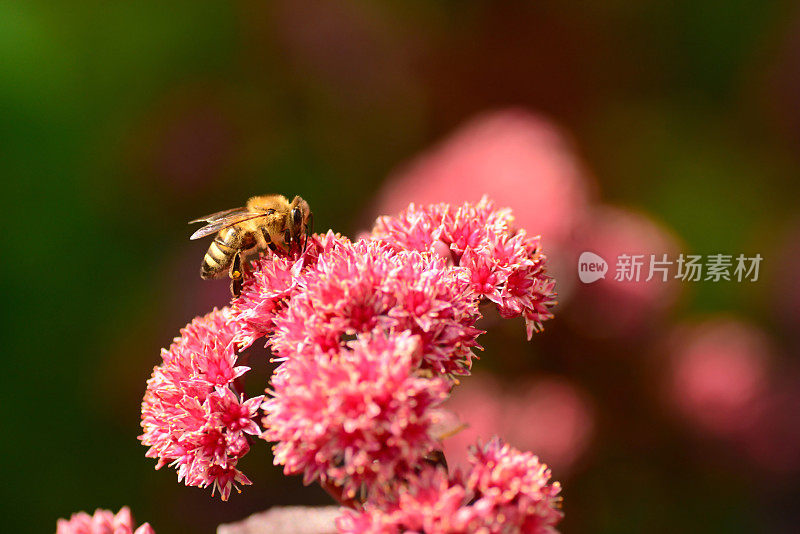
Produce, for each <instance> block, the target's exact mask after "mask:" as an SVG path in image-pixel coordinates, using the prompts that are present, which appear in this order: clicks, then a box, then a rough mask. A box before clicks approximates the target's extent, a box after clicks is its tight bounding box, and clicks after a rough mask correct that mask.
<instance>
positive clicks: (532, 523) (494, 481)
mask: <svg viewBox="0 0 800 534" xmlns="http://www.w3.org/2000/svg"><path fill="white" fill-rule="evenodd" d="M470 463H471V465H472V469H471V471H470V473H469V474H468V475H467V476H466V477H465V483H466V486H467V488H468V490H469V491H470V492H471V493H472V494H473V495H475V496H476V497H477V498H478V500H477V501H475V503H474V505H473V506H474V507H475V508H476V509H479V510H480V513H481V516H482V517H481V519H480V521H481V522H483V524H485V525H486V526H488V527H489V531H490V532H502V531H504V530H505V528H503V525H504V524H505V525H511V526H513V527H514V529H515V530H516V529H518V531H519V532H531V533H540V532H541V533H546V532H552V527H553V526H554V525H555V524H556V523H558V521H560V520H561V518H562V516H563V514H562V512H561V510H560V507H561V497H559V495H558V494H559V493H560V491H561V485H560V484H559V483H558V482H553V483H552V484H549V483H548V482H549V480H550V469H548V467H547V465H545V464H543V463H541V462H540V461H539V459H538V458H537V457H536V456H535V455H534V454H532V453H530V452H522V451H519V450H517V449H515V448H513V447H511V446H510V445H508V444H506V443H503V442H501V441H500V440H499V439H497V438H495V439H493V440H492V441H490V442H489V443H488V444H487V445H486V446H485V447H483V448H481V447H476V448H475V449H473V451H472V455H471V458H470ZM492 523H493V524H494V527H492V526H491V525H492Z"/></svg>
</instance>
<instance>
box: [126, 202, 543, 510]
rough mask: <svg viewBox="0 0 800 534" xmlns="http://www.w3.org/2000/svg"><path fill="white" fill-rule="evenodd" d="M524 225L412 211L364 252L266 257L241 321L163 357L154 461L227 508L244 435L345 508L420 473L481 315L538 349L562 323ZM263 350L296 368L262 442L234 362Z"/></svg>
mask: <svg viewBox="0 0 800 534" xmlns="http://www.w3.org/2000/svg"><path fill="white" fill-rule="evenodd" d="M511 223H512V217H511V215H510V213H509V212H508V211H507V210H497V209H495V208H494V206H493V205H492V204H491V203H490V202H489V201H487V200H485V199H484V200H482V201H481V202H480V203H478V204H475V205H471V204H465V205H463V206H461V207H460V208H450V207H449V206H446V205H438V206H431V207H428V208H415V207H414V206H411V207H410V208H409V209H408V210H406V212H404V213H403V214H401V215H400V216H399V217H398V218H388V217H384V218H381V219H379V221H378V222H377V224H376V227H375V229H374V231H373V233H372V235H370V236H367V237H365V238H364V239H361V240H359V241H356V242H351V241H350V240H348V239H347V238H344V237H342V236H340V235H338V234H334V233H332V232H328V233H327V234H325V235H315V236H312V237H311V238H310V240H309V242H308V247H307V249H306V250H305V251H304V252H302V253H300V252H299V251H294V252H293V253H292V254H284V253H274V254H264V255H262V256H261V257H260V258H259V259H258V260H257V261H255V262H254V263H253V265H252V269H251V270H250V271H249V272H248V273H247V276H246V279H245V283H244V287H243V290H242V293H241V296H240V297H239V298H237V299H235V300H234V302H233V303H232V305H231V308H230V309H228V308H226V309H223V310H220V311H215V312H213V313H211V314H210V315H208V316H206V317H203V318H197V319H195V320H194V321H193V322H192V323H191V324H189V325H188V326H187V327H186V329H184V330H183V331H182V332H181V337H180V338H177V339H176V340H175V342H174V343H173V344H172V346H171V347H170V348H169V350H166V351H164V352H163V354H162V355H163V359H164V362H163V363H162V364H161V365H160V366H158V367H156V368H155V370H154V372H153V377H152V378H151V379H150V380H149V381H148V389H147V393H146V395H145V399H144V402H143V405H142V427H143V428H144V434H143V435H142V437H141V439H142V441H143V443H144V444H145V445H148V446H150V450H149V451H148V456H150V457H157V458H158V459H159V461H158V465H157V467H161V466H163V465H165V464H167V463H172V464H173V465H176V466H177V467H178V476H179V480H185V482H186V484H188V485H198V486H203V487H205V486H208V485H211V484H213V485H214V487H216V488H218V489H219V490H220V493H221V495H222V497H223V499H225V498H227V497H228V495H229V494H230V491H231V487H232V485H233V483H234V482H240V483H244V484H247V483H249V481H248V480H247V478H246V477H245V476H244V475H243V474H242V473H241V472H240V471H238V470H237V469H236V464H237V462H238V460H239V459H240V458H241V457H242V456H243V455H244V454H245V453H247V452H248V450H249V443H248V441H247V439H246V437H245V434H252V435H260V437H262V438H263V439H265V440H267V441H271V442H275V445H274V451H275V462H276V464H281V465H283V466H284V472H285V473H287V474H299V473H302V474H303V475H304V481H305V482H306V483H310V482H312V481H315V480H316V481H319V482H320V483H321V484H323V485H324V486H326V487H329V488H331V487H332V488H335V489H336V491H340V492H341V495H342V496H343V498H345V499H351V498H354V497H356V496H357V495H364V494H370V493H372V491H371V490H376V491H386V490H388V489H390V488H391V487H392V486H393V484H394V481H396V480H403V478H404V477H414V476H416V473H417V472H419V470H420V469H422V468H423V466H426V465H428V464H427V463H426V461H425V459H426V457H427V456H428V455H429V454H430V453H431V452H433V451H435V450H441V447H442V446H441V443H440V440H439V438H440V437H441V436H440V435H439V434H440V433H441V422H442V420H443V415H442V410H441V408H440V404H441V403H442V402H443V401H444V400H445V399H446V398H447V396H448V395H449V392H450V389H451V388H452V387H453V386H454V384H455V383H456V382H455V380H454V376H455V375H466V374H469V372H470V369H471V365H472V358H473V357H474V354H473V349H474V348H480V347H479V346H478V344H477V337H478V335H480V334H481V333H482V332H481V330H479V329H477V328H476V327H475V324H476V322H477V321H478V319H479V318H480V317H481V314H480V312H479V309H478V306H479V304H480V303H481V302H482V301H483V300H484V299H485V300H489V301H492V302H494V303H495V304H496V305H497V307H498V309H499V310H500V314H501V315H502V316H503V317H518V316H522V317H524V318H525V320H526V322H527V325H528V335H529V336H530V335H531V334H532V332H533V331H534V330H538V329H539V328H540V327H541V321H543V320H545V319H548V318H549V317H551V314H550V312H549V310H548V308H549V306H551V305H552V304H553V303H554V297H555V293H554V292H553V285H554V283H553V280H552V279H551V278H550V277H549V276H547V274H545V269H544V267H545V257H544V256H543V255H542V254H541V253H540V249H539V241H538V238H530V237H528V236H527V235H526V233H525V232H524V231H522V230H514V229H513V228H512V226H511ZM261 337H266V338H267V343H268V345H269V347H270V348H271V351H272V355H273V357H274V359H275V360H276V361H281V362H282V363H281V365H280V366H279V367H278V368H277V370H276V371H275V373H274V375H273V377H272V379H271V389H270V390H268V393H269V397H268V399H267V401H266V402H264V403H263V405H262V409H263V410H264V414H265V417H264V419H263V425H264V432H263V433H261V432H260V429H259V427H258V425H257V424H256V423H255V422H254V421H253V420H252V419H253V417H255V416H256V411H257V408H258V405H259V404H260V403H261V401H262V397H256V398H253V399H250V400H247V401H245V399H244V397H243V396H242V395H241V394H239V396H237V394H236V393H234V391H237V390H236V384H237V378H238V377H240V376H241V375H242V374H243V373H244V372H245V371H247V368H246V367H237V366H236V351H237V350H241V349H242V348H243V347H247V346H250V345H251V344H253V343H254V341H256V340H257V339H259V338H261ZM476 487H477V486H476ZM473 489H474V488H473ZM365 490H366V491H365ZM470 491H472V489H470ZM493 502H494V501H493Z"/></svg>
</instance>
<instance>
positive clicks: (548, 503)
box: [337, 439, 563, 534]
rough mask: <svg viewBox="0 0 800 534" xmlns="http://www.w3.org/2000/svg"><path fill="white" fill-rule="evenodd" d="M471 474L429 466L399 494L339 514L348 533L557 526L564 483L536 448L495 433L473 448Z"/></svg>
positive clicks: (438, 533) (545, 529) (534, 530)
mask: <svg viewBox="0 0 800 534" xmlns="http://www.w3.org/2000/svg"><path fill="white" fill-rule="evenodd" d="M469 460H470V468H469V470H468V472H467V473H466V474H461V473H460V472H456V473H454V474H453V475H450V476H448V475H447V474H446V472H445V471H444V470H443V469H441V468H439V467H433V466H427V467H426V468H424V469H422V470H421V471H420V472H419V473H418V474H415V475H412V476H410V477H409V478H408V480H407V484H406V485H405V486H403V487H401V488H399V490H398V491H397V492H395V493H394V494H389V495H385V496H381V497H380V498H376V499H373V500H371V501H368V502H367V503H366V504H365V506H364V509H363V511H351V510H348V511H345V512H344V514H343V515H342V516H340V517H339V519H338V520H337V527H338V529H339V531H340V532H343V533H346V534H373V533H374V534H379V533H380V534H393V533H397V534H399V533H413V532H417V533H423V532H424V533H426V534H445V533H462V532H487V533H504V532H522V533H526V534H528V533H530V534H539V533H541V534H546V533H551V532H554V531H555V529H554V526H555V525H556V524H557V523H558V522H559V521H560V520H561V518H562V517H563V513H562V512H561V497H560V496H559V492H560V491H561V487H560V485H559V484H558V482H553V483H549V480H550V470H549V469H548V468H547V466H546V465H545V464H542V463H540V462H539V460H538V458H536V456H534V455H533V454H531V453H526V452H520V451H518V450H516V449H513V448H512V447H510V446H509V445H507V444H503V443H501V442H500V441H499V440H497V439H495V440H492V441H491V442H489V444H488V445H487V446H486V447H485V448H483V449H480V448H477V449H474V450H473V451H472V454H471V456H470V459H469Z"/></svg>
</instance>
